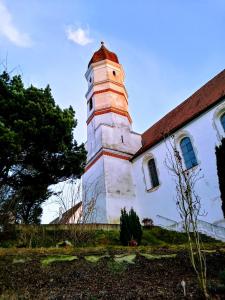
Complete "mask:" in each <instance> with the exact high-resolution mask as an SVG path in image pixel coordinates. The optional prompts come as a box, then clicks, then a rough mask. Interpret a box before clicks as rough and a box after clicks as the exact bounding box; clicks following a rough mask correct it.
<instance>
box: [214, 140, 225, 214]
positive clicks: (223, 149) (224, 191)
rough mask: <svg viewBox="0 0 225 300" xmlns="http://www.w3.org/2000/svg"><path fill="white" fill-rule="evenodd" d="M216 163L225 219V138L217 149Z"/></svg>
mask: <svg viewBox="0 0 225 300" xmlns="http://www.w3.org/2000/svg"><path fill="white" fill-rule="evenodd" d="M216 162H217V174H218V179H219V187H220V194H221V200H222V210H223V215H224V217H225V138H223V139H222V141H221V144H220V145H219V146H218V147H216Z"/></svg>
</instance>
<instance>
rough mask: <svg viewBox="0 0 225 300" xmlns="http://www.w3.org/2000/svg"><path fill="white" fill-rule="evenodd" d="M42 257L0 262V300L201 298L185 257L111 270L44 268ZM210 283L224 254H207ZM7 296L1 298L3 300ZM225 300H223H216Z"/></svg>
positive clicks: (103, 266)
mask: <svg viewBox="0 0 225 300" xmlns="http://www.w3.org/2000/svg"><path fill="white" fill-rule="evenodd" d="M43 257H45V256H43V255H42V256H40V255H30V256H26V259H28V260H27V261H26V262H24V263H12V261H13V256H9V255H5V256H2V257H0V295H1V294H2V295H4V296H2V297H1V296H0V299H49V300H53V299H54V300H60V299H92V300H94V299H117V300H118V299H179V300H180V299H184V296H183V292H182V288H181V284H180V283H181V280H185V282H186V288H187V297H186V298H185V299H202V298H201V296H200V292H199V290H198V286H197V284H196V277H195V274H194V273H193V271H192V269H191V267H190V264H189V261H188V257H187V255H186V254H185V253H179V254H178V255H177V257H176V258H166V259H165V258H161V259H156V260H148V259H146V258H145V257H143V256H140V255H137V257H136V259H135V263H134V264H127V265H125V267H124V269H121V270H116V269H115V270H114V269H113V268H112V265H113V259H112V258H103V259H101V260H100V261H99V262H97V263H92V262H88V261H86V260H85V259H84V258H79V259H78V260H75V261H71V262H55V263H52V264H51V265H49V266H42V265H41V263H40V260H41V259H42V258H43ZM207 266H208V280H209V281H210V282H212V281H213V282H218V274H219V272H220V271H222V270H224V269H225V254H224V253H219V252H218V253H210V254H207ZM4 297H5V298H4ZM218 297H219V298H216V297H215V298H213V299H225V295H220V296H218Z"/></svg>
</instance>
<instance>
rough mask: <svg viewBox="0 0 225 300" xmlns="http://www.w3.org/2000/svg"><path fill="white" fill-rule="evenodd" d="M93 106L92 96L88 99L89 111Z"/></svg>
mask: <svg viewBox="0 0 225 300" xmlns="http://www.w3.org/2000/svg"><path fill="white" fill-rule="evenodd" d="M92 108H93V100H92V98H91V99H90V100H89V111H91V110H92Z"/></svg>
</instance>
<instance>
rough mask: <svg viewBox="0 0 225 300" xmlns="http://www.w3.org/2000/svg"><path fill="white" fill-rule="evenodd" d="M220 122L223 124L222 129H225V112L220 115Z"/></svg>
mask: <svg viewBox="0 0 225 300" xmlns="http://www.w3.org/2000/svg"><path fill="white" fill-rule="evenodd" d="M220 121H221V124H222V126H223V129H224V131H225V113H224V114H223V115H222V117H221V118H220Z"/></svg>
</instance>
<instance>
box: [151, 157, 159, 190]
mask: <svg viewBox="0 0 225 300" xmlns="http://www.w3.org/2000/svg"><path fill="white" fill-rule="evenodd" d="M148 169H149V174H150V178H151V184H152V188H153V187H156V186H158V185H159V178H158V174H157V170H156V166H155V160H154V158H152V159H150V160H149V161H148Z"/></svg>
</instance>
